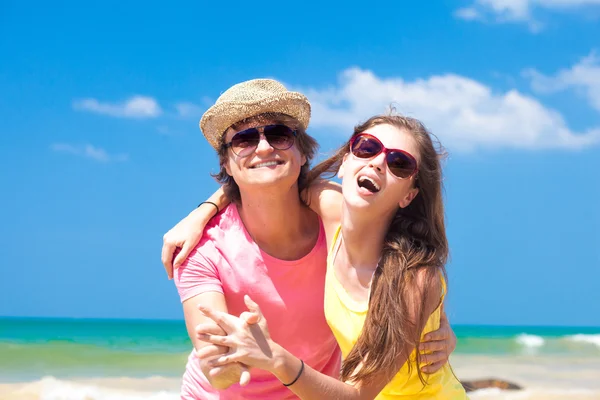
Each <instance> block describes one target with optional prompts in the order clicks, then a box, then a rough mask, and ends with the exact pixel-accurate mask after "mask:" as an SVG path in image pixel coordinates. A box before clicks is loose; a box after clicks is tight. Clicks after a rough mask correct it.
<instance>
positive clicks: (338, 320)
mask: <svg viewBox="0 0 600 400" xmlns="http://www.w3.org/2000/svg"><path fill="white" fill-rule="evenodd" d="M340 228H341V227H340ZM340 228H338V229H337V231H336V233H335V236H334V238H333V242H332V245H331V249H330V251H329V255H328V256H327V275H326V278H325V318H326V319H327V323H328V324H329V327H330V328H331V330H332V331H333V334H334V336H335V338H336V340H337V342H338V344H339V346H340V348H341V350H342V357H343V358H346V356H347V355H348V354H349V353H350V350H351V349H352V347H353V346H354V344H355V343H356V341H357V340H358V337H359V335H360V332H361V331H362V328H363V325H364V323H365V317H366V315H367V309H368V304H367V303H359V302H356V301H354V300H353V299H352V298H351V297H350V296H349V295H348V293H347V292H346V290H345V289H344V287H343V286H342V285H341V283H340V282H339V281H338V280H337V277H336V276H335V273H334V269H333V260H334V259H335V255H336V253H337V251H338V249H339V244H338V236H339V234H340ZM442 283H443V288H444V293H442V302H443V299H444V294H445V291H446V286H445V282H444V281H443V280H442ZM442 302H440V306H439V307H438V308H437V309H436V310H435V311H434V312H433V313H432V314H431V315H430V316H429V319H428V320H427V324H426V325H425V329H424V330H423V335H424V334H426V333H428V332H431V331H434V330H436V329H438V328H439V326H440V317H441V304H442ZM409 362H412V363H413V368H412V369H411V371H410V373H409V372H408V363H409ZM415 362H416V352H415V351H414V350H413V353H412V354H411V357H410V359H409V361H407V362H406V363H405V364H404V365H403V366H402V368H401V369H400V371H398V373H397V374H396V375H395V376H394V378H393V379H392V380H391V381H390V382H389V383H388V384H387V385H386V386H385V388H383V390H382V391H381V393H379V395H377V397H376V399H378V400H387V399H407V398H410V399H419V400H423V399H453V400H454V399H468V397H467V395H466V393H465V390H464V388H463V387H462V385H461V384H460V382H459V381H458V380H457V379H456V378H455V376H454V374H453V373H452V370H451V369H450V365H449V364H448V363H446V365H444V366H443V367H442V369H440V370H439V371H437V372H436V373H434V374H425V375H424V376H423V377H424V379H425V381H426V385H425V386H423V384H422V383H421V380H420V379H419V375H418V374H417V369H416V366H415V364H414V363H415Z"/></svg>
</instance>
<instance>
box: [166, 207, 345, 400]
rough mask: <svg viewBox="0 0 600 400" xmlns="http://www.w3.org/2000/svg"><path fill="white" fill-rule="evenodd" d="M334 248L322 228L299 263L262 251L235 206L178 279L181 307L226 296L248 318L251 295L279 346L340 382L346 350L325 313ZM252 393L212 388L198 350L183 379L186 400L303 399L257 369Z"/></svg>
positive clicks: (211, 228)
mask: <svg viewBox="0 0 600 400" xmlns="http://www.w3.org/2000/svg"><path fill="white" fill-rule="evenodd" d="M326 260H327V244H326V240H325V233H324V230H323V226H322V225H321V229H320V232H319V238H318V240H317V243H316V245H315V247H314V248H313V249H312V250H311V252H310V253H308V254H307V255H306V256H304V257H303V258H301V259H299V260H295V261H284V260H279V259H276V258H273V257H271V256H270V255H268V254H266V253H265V252H263V251H262V250H261V249H260V248H259V247H258V245H257V244H256V243H255V242H254V241H253V240H252V238H251V237H250V235H249V234H248V232H247V231H246V228H245V227H244V224H243V223H242V220H241V218H240V215H239V213H238V210H237V207H236V206H235V205H233V204H231V205H229V206H228V207H227V208H225V209H224V210H223V211H222V212H221V213H220V214H219V215H218V216H216V217H214V218H213V219H212V220H211V222H210V223H209V225H207V227H206V229H205V233H204V236H203V237H202V240H200V243H199V244H198V246H197V247H196V248H195V249H194V250H193V251H192V252H191V254H190V256H189V257H188V259H187V261H186V262H185V263H183V265H182V266H181V267H180V268H179V269H178V270H177V272H176V273H175V284H176V285H177V290H178V291H179V296H180V297H181V301H182V302H183V301H185V300H187V299H189V298H191V297H193V296H196V295H198V294H200V293H204V292H209V291H215V292H220V293H223V294H224V295H225V300H226V301H227V308H228V311H229V313H230V314H232V315H235V316H239V315H240V314H241V313H242V312H243V311H246V306H245V304H244V295H245V294H248V295H250V297H251V298H252V299H253V300H254V301H255V302H256V303H258V305H259V306H260V308H261V311H262V312H263V314H264V315H265V317H266V319H267V321H268V323H269V332H270V334H271V337H272V338H273V340H274V341H276V342H277V343H279V344H280V345H281V346H283V347H284V348H286V349H287V350H288V351H290V352H291V353H292V354H294V355H296V356H297V357H299V358H301V359H303V360H304V362H305V363H306V364H307V365H310V366H311V367H312V368H314V369H316V370H317V371H321V372H323V373H325V374H327V375H330V376H333V377H338V376H339V371H340V360H341V355H340V350H339V347H338V345H337V342H336V341H335V338H334V336H333V334H332V333H331V330H330V329H329V326H328V325H327V321H326V320H325V315H324V311H323V301H324V297H323V296H324V288H325V272H326ZM251 375H252V380H251V382H250V384H249V385H248V386H245V387H241V386H239V385H237V384H236V385H233V386H231V387H229V388H228V389H226V390H222V391H217V390H215V389H213V388H212V387H211V386H210V384H209V383H208V381H207V380H206V378H205V377H204V375H203V374H202V371H201V370H200V366H199V363H198V358H197V357H196V355H195V352H193V351H192V353H191V354H190V356H189V358H188V363H187V366H186V371H185V374H184V376H183V385H182V391H181V398H182V399H202V400H217V399H219V400H227V399H261V400H265V399H278V400H279V399H296V398H297V397H296V396H295V395H294V394H293V393H292V392H291V391H290V390H289V389H287V388H286V387H285V386H283V385H282V384H281V382H280V381H279V380H278V379H277V378H275V376H273V375H272V374H270V373H269V372H267V371H264V370H260V369H256V368H253V369H251Z"/></svg>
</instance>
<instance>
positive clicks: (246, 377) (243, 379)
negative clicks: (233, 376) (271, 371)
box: [240, 364, 250, 386]
mask: <svg viewBox="0 0 600 400" xmlns="http://www.w3.org/2000/svg"><path fill="white" fill-rule="evenodd" d="M249 383H250V371H249V370H248V367H247V366H246V365H244V364H242V373H241V375H240V386H246V385H247V384H249Z"/></svg>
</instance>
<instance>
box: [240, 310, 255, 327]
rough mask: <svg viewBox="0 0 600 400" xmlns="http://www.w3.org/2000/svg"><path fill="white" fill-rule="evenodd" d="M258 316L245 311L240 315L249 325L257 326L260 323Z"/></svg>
mask: <svg viewBox="0 0 600 400" xmlns="http://www.w3.org/2000/svg"><path fill="white" fill-rule="evenodd" d="M258 318H259V316H258V314H257V313H255V312H252V311H244V312H243V313H241V314H240V319H242V320H244V321H246V323H247V324H248V325H252V324H256V323H257V322H258Z"/></svg>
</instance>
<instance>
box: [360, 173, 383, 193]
mask: <svg viewBox="0 0 600 400" xmlns="http://www.w3.org/2000/svg"><path fill="white" fill-rule="evenodd" d="M364 181H369V182H371V184H372V185H373V187H374V188H375V189H376V190H377V191H379V190H381V186H379V185H378V184H377V182H375V181H374V180H373V179H371V178H369V177H368V176H362V177H360V178H359V179H358V182H359V183H360V182H364Z"/></svg>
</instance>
